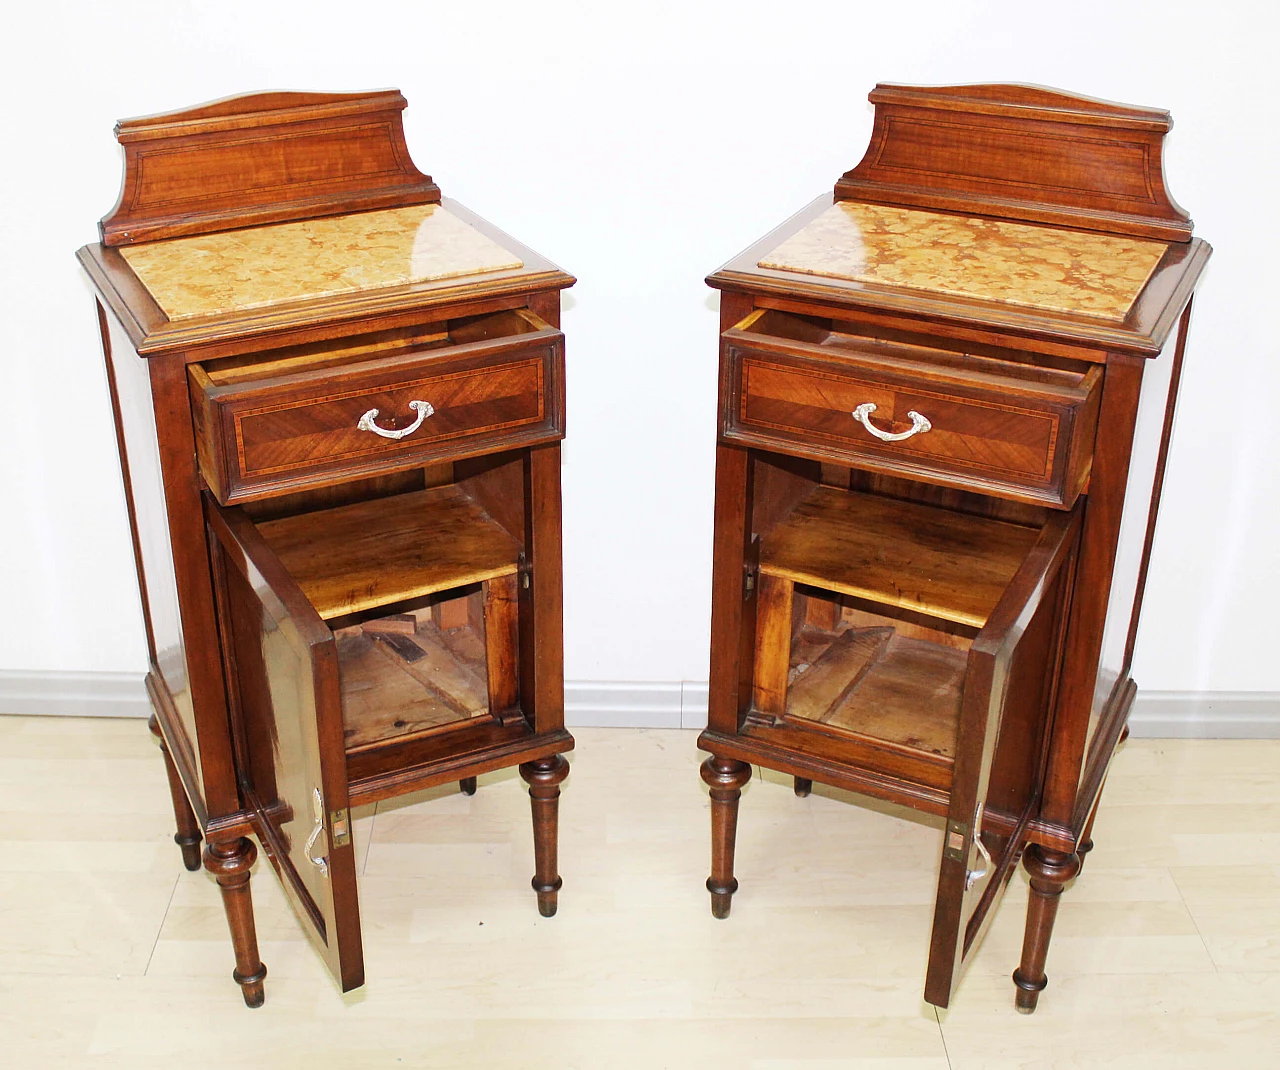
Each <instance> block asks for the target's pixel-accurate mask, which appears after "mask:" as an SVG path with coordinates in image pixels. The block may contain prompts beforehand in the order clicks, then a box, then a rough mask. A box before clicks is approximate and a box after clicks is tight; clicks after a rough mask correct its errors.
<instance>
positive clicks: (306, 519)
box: [258, 485, 520, 620]
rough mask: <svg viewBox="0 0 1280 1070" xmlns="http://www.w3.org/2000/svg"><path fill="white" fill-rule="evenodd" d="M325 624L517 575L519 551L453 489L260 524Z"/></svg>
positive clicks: (414, 494) (267, 539)
mask: <svg viewBox="0 0 1280 1070" xmlns="http://www.w3.org/2000/svg"><path fill="white" fill-rule="evenodd" d="M258 530H259V531H260V532H261V533H262V537H263V538H264V539H265V540H266V541H267V543H268V544H269V545H270V547H271V549H272V550H274V551H275V553H276V554H277V555H278V556H279V558H280V560H281V561H282V562H283V564H284V567H285V568H286V569H288V571H289V573H290V575H292V576H293V578H294V579H295V580H296V581H297V583H298V586H299V587H301V588H302V592H303V593H304V594H305V595H306V596H307V598H308V599H309V600H310V602H311V604H312V605H313V606H314V607H315V609H316V612H317V613H319V614H320V616H321V617H322V618H323V619H325V620H332V619H333V618H335V617H343V616H346V615H348V614H351V613H362V612H364V611H366V610H369V609H375V608H377V607H378V606H384V605H391V604H394V603H397V602H403V601H406V600H408V599H411V598H420V597H422V596H424V595H428V594H434V593H435V592H437V591H447V590H450V589H452V588H454V587H462V586H464V585H466V584H468V583H479V582H481V581H482V580H491V579H494V578H495V577H498V576H507V575H510V574H512V573H514V572H515V571H517V562H518V560H519V553H520V548H519V546H518V545H517V543H516V541H515V540H514V539H513V538H512V537H511V536H510V535H508V534H507V532H506V531H504V530H503V529H502V528H501V527H500V526H499V525H498V524H497V523H495V522H494V520H493V519H492V518H490V516H489V515H488V514H487V513H486V512H485V511H484V510H483V509H481V508H480V506H479V505H477V504H476V502H475V501H474V500H473V499H472V498H470V497H469V496H468V495H467V494H466V493H465V492H464V491H463V490H461V489H460V488H458V487H456V486H452V485H450V486H444V487H432V488H430V489H429V490H420V491H412V492H410V493H408V494H399V495H396V496H395V497H391V498H378V499H375V500H373V501H367V502H358V503H357V504H355V505H344V506H339V507H338V508H336V509H324V510H321V511H319V512H315V513H303V514H301V515H299V516H291V517H285V518H283V519H280V520H270V521H267V522H265V523H262V524H259V525H258Z"/></svg>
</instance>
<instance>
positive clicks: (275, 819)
mask: <svg viewBox="0 0 1280 1070" xmlns="http://www.w3.org/2000/svg"><path fill="white" fill-rule="evenodd" d="M206 508H207V510H208V521H209V531H210V534H211V541H212V542H213V543H214V544H215V547H216V549H215V554H214V575H215V577H216V583H217V590H218V615H219V623H220V626H221V631H222V638H223V645H224V648H225V650H226V659H227V670H228V679H229V680H230V681H231V682H232V683H231V692H230V700H231V707H232V723H233V725H234V726H235V729H236V749H237V753H238V758H239V761H238V763H237V764H238V766H239V769H240V776H241V789H242V791H243V792H244V793H245V796H246V800H247V802H248V803H249V806H250V808H251V810H252V812H253V813H254V815H255V818H256V820H255V826H256V828H257V831H258V833H259V835H260V837H261V839H262V841H263V846H264V847H265V848H266V850H267V855H268V857H269V858H270V860H271V863H272V865H273V866H274V867H275V871H276V874H277V875H278V876H279V878H280V883H281V885H282V886H283V888H284V892H285V895H286V896H287V897H288V899H289V901H290V903H291V904H292V905H293V908H294V910H295V911H296V913H297V914H298V917H299V918H300V919H301V921H302V923H303V927H304V929H305V930H306V932H307V934H308V935H309V936H310V937H311V939H312V941H313V942H314V943H315V945H316V947H317V949H318V950H319V951H320V954H321V957H322V958H324V960H325V963H326V964H327V965H328V967H329V969H330V971H331V972H332V973H333V975H334V977H335V978H336V979H337V980H338V981H339V983H340V984H341V985H342V989H343V991H348V990H350V989H352V988H357V987H359V986H360V985H362V984H363V983H364V960H363V952H362V948H361V940H360V908H359V901H358V899H357V895H356V863H355V847H354V844H353V842H352V836H351V818H350V812H349V803H350V800H349V792H348V787H347V769H346V752H345V748H344V745H343V732H342V729H343V725H342V705H341V701H342V700H341V694H340V689H339V683H338V654H337V646H336V643H335V642H334V638H333V633H332V632H330V630H329V629H328V628H327V627H325V625H324V622H323V621H322V620H321V619H320V617H319V616H318V615H317V613H316V612H315V610H314V609H313V608H312V607H311V604H310V603H309V602H308V601H307V600H306V598H305V596H304V595H303V594H302V592H301V591H300V590H299V589H298V586H297V584H296V583H294V581H293V579H292V577H291V576H289V574H288V573H287V572H286V571H285V569H284V567H283V566H282V565H281V564H280V562H279V560H278V559H277V558H276V557H275V555H274V554H273V553H272V552H271V550H270V548H269V547H268V546H267V545H266V543H265V542H264V541H263V540H262V537H261V536H260V535H258V533H257V530H256V529H255V528H254V526H253V524H252V523H251V522H250V521H249V520H248V518H247V517H245V516H244V514H243V513H240V512H239V511H238V510H223V509H220V508H219V507H218V506H216V505H215V504H214V503H213V500H212V498H206Z"/></svg>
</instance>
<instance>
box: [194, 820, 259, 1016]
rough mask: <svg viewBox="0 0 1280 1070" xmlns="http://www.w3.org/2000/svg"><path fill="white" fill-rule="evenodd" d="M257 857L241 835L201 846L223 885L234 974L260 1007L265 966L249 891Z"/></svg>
mask: <svg viewBox="0 0 1280 1070" xmlns="http://www.w3.org/2000/svg"><path fill="white" fill-rule="evenodd" d="M257 857H258V849H257V848H256V847H254V845H253V841H252V840H249V839H246V838H244V837H240V838H239V839H235V840H228V841H226V842H223V843H211V844H209V845H207V846H206V847H205V849H204V865H205V868H206V869H207V870H208V871H209V872H210V873H212V874H213V875H214V877H215V878H216V879H217V881H218V886H219V887H220V888H221V889H222V905H223V907H224V908H225V909H226V912H227V925H228V927H229V928H230V929H231V944H232V946H233V947H234V948H235V952H236V968H235V969H234V970H233V971H232V973H231V976H232V977H234V978H235V980H236V984H238V985H239V986H240V988H241V990H242V992H243V993H244V1002H245V1005H246V1006H249V1007H261V1006H262V1003H263V1000H264V999H265V998H266V992H265V990H264V988H263V981H264V980H265V979H266V976H267V968H266V967H265V966H264V965H263V964H262V960H261V959H260V958H259V957H258V933H257V930H256V929H255V928H254V924H253V899H252V897H251V896H250V894H249V869H250V867H251V866H252V865H253V863H254V860H255V859H256V858H257Z"/></svg>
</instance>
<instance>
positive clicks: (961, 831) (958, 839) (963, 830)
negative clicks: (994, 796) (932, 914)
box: [942, 803, 991, 892]
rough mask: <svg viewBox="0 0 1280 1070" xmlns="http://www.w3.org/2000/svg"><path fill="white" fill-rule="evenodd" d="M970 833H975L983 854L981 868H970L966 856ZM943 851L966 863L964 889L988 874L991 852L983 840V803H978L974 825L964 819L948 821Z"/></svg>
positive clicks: (967, 888)
mask: <svg viewBox="0 0 1280 1070" xmlns="http://www.w3.org/2000/svg"><path fill="white" fill-rule="evenodd" d="M975 830H976V831H975ZM970 834H972V835H973V846H974V847H976V848H977V849H978V854H979V855H981V856H982V868H981V869H969V868H968V861H969V860H968V859H967V858H966V857H965V850H964V844H965V841H966V840H967V839H968V838H969V836H970ZM942 853H943V855H944V856H945V857H947V858H949V859H951V860H952V861H953V862H964V863H965V871H964V890H965V891H966V892H967V891H968V890H969V889H970V888H972V887H973V886H974V885H975V884H977V883H978V881H980V880H981V879H982V878H983V877H985V876H986V875H987V873H988V872H989V871H990V869H991V852H990V851H988V850H987V845H986V844H985V843H983V842H982V803H978V810H977V812H976V813H975V814H974V815H973V824H972V826H970V825H967V824H965V822H963V821H948V822H947V836H946V840H945V842H944V844H943V848H942Z"/></svg>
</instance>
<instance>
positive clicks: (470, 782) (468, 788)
mask: <svg viewBox="0 0 1280 1070" xmlns="http://www.w3.org/2000/svg"><path fill="white" fill-rule="evenodd" d="M458 788H459V789H460V790H461V792H462V794H463V795H474V794H475V793H476V778H475V777H473V776H464V777H463V778H462V779H461V780H459V781H458Z"/></svg>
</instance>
